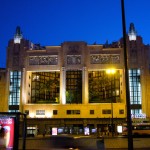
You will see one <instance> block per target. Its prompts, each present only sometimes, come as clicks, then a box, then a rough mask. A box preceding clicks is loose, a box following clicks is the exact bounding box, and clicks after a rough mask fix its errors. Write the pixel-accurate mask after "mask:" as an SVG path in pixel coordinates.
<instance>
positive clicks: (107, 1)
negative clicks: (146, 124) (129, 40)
mask: <svg viewBox="0 0 150 150" xmlns="http://www.w3.org/2000/svg"><path fill="white" fill-rule="evenodd" d="M124 2H125V14H126V31H128V29H129V24H130V23H131V22H133V23H134V25H135V28H136V30H137V33H138V35H140V36H142V37H143V41H144V43H145V44H150V0H124ZM0 19H1V21H0V67H5V66H6V48H7V45H8V41H9V40H10V39H12V38H13V36H14V33H15V30H16V26H20V27H21V30H22V32H23V37H24V38H26V39H28V40H30V41H32V42H33V43H40V44H41V45H43V46H46V45H60V44H61V43H62V42H64V41H85V42H87V43H88V44H93V43H94V42H96V43H97V44H104V43H105V42H106V40H108V42H109V43H111V42H113V41H117V40H119V39H120V38H121V37H122V18H121V0H0Z"/></svg>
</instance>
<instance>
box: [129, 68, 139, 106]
mask: <svg viewBox="0 0 150 150" xmlns="http://www.w3.org/2000/svg"><path fill="white" fill-rule="evenodd" d="M140 75H141V73H140V69H130V70H129V86H130V102H131V104H141V83H140Z"/></svg>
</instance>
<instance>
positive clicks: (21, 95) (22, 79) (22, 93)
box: [20, 68, 27, 112]
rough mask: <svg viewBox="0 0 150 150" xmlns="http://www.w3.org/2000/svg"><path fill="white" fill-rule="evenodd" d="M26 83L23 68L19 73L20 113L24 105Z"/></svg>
mask: <svg viewBox="0 0 150 150" xmlns="http://www.w3.org/2000/svg"><path fill="white" fill-rule="evenodd" d="M25 81H26V76H25V68H23V69H22V72H21V87H20V90H21V94H20V111H21V112H22V111H23V105H24V104H26V93H27V92H26V91H25V83H26V82H25Z"/></svg>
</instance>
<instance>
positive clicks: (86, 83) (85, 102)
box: [82, 67, 89, 104]
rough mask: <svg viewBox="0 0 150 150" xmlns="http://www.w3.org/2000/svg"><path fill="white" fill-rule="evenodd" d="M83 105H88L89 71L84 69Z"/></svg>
mask: <svg viewBox="0 0 150 150" xmlns="http://www.w3.org/2000/svg"><path fill="white" fill-rule="evenodd" d="M82 72H83V73H82V104H88V99H89V98H88V71H87V67H83V71H82Z"/></svg>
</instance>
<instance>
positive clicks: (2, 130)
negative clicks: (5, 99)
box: [0, 117, 14, 150]
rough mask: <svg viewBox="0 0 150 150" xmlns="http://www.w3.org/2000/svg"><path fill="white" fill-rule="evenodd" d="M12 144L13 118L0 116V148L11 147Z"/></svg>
mask: <svg viewBox="0 0 150 150" xmlns="http://www.w3.org/2000/svg"><path fill="white" fill-rule="evenodd" d="M13 144H14V119H13V118H9V117H2V118H0V148H1V147H5V148H6V150H7V149H9V150H11V149H13Z"/></svg>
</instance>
